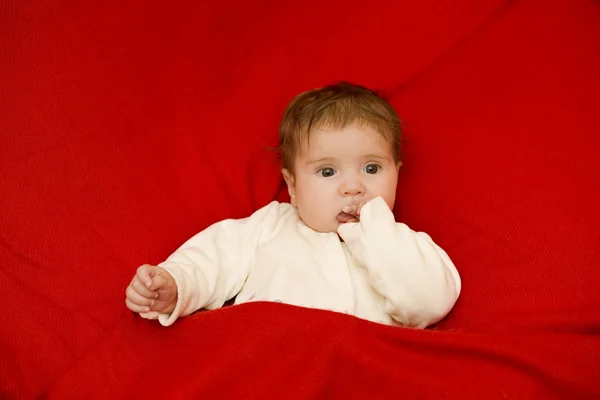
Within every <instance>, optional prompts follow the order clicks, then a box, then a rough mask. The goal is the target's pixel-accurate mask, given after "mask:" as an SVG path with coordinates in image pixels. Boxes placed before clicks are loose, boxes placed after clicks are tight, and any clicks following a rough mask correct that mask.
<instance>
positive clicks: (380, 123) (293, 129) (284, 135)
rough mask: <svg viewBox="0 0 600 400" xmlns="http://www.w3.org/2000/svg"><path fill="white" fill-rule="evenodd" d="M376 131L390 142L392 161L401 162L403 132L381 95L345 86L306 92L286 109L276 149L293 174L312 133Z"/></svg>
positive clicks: (330, 86) (396, 117)
mask: <svg viewBox="0 0 600 400" xmlns="http://www.w3.org/2000/svg"><path fill="white" fill-rule="evenodd" d="M354 124H357V125H363V126H365V125H366V126H369V127H371V128H373V129H375V130H376V131H377V132H378V133H380V134H381V135H383V137H384V138H385V139H386V140H387V141H389V142H390V144H391V145H392V151H393V154H394V161H395V162H399V161H400V160H401V158H402V153H401V150H400V142H401V140H402V129H401V126H400V119H399V118H398V114H397V113H396V111H395V110H394V109H393V108H392V106H391V105H389V104H388V102H387V101H386V100H385V99H384V98H383V96H382V95H380V94H379V93H377V92H375V91H374V90H371V89H367V88H365V87H363V86H359V85H355V84H352V83H348V82H340V83H337V84H333V85H329V86H325V87H322V88H319V89H313V90H309V91H307V92H304V93H301V94H299V95H298V96H296V97H295V98H294V99H293V100H292V101H291V102H290V103H289V104H288V106H287V108H286V110H285V112H284V114H283V118H282V120H281V123H280V124H279V146H278V150H279V151H280V152H281V153H280V154H281V164H282V167H283V168H286V169H288V170H289V171H290V172H292V173H293V165H294V159H295V157H296V153H297V151H298V149H299V148H300V146H301V145H302V144H303V142H304V141H305V140H308V139H309V136H310V133H311V131H312V130H314V129H325V128H328V129H343V128H345V127H347V126H349V125H354Z"/></svg>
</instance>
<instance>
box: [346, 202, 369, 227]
mask: <svg viewBox="0 0 600 400" xmlns="http://www.w3.org/2000/svg"><path fill="white" fill-rule="evenodd" d="M363 205H364V202H363V203H360V204H355V205H352V206H346V207H344V209H343V210H342V211H343V212H345V213H346V214H350V215H352V216H354V218H352V219H351V220H349V221H348V222H358V221H359V220H360V209H361V208H362V206H363Z"/></svg>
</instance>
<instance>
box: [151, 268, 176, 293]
mask: <svg viewBox="0 0 600 400" xmlns="http://www.w3.org/2000/svg"><path fill="white" fill-rule="evenodd" d="M169 278H170V279H173V278H171V275H169V273H168V272H166V271H161V270H160V269H158V268H156V273H155V274H154V276H153V277H152V284H151V285H150V288H149V289H150V290H152V291H155V290H160V289H164V288H165V287H167V286H169V281H170V279H169Z"/></svg>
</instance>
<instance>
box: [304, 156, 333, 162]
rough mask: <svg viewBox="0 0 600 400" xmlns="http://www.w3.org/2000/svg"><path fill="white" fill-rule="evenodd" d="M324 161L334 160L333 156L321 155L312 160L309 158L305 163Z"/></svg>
mask: <svg viewBox="0 0 600 400" xmlns="http://www.w3.org/2000/svg"><path fill="white" fill-rule="evenodd" d="M325 161H335V158H333V157H321V158H317V159H314V160H309V161H308V162H307V164H318V163H322V162H325Z"/></svg>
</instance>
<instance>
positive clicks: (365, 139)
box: [299, 125, 393, 161]
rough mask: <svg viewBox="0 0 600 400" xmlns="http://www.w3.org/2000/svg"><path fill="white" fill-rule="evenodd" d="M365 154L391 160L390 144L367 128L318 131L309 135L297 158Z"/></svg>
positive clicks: (349, 127)
mask: <svg viewBox="0 0 600 400" xmlns="http://www.w3.org/2000/svg"><path fill="white" fill-rule="evenodd" d="M366 154H371V155H377V156H380V157H385V158H393V155H392V144H391V143H390V142H389V141H387V140H386V139H385V137H384V136H383V135H382V134H380V133H379V132H377V131H376V130H375V129H373V128H371V127H368V126H364V127H363V126H355V125H352V126H347V127H345V128H342V129H318V130H315V131H313V132H311V133H310V135H309V137H308V140H305V141H304V143H303V144H302V146H301V151H300V154H299V158H300V159H303V160H304V161H308V159H315V158H325V157H332V158H359V157H361V156H364V155H366Z"/></svg>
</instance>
